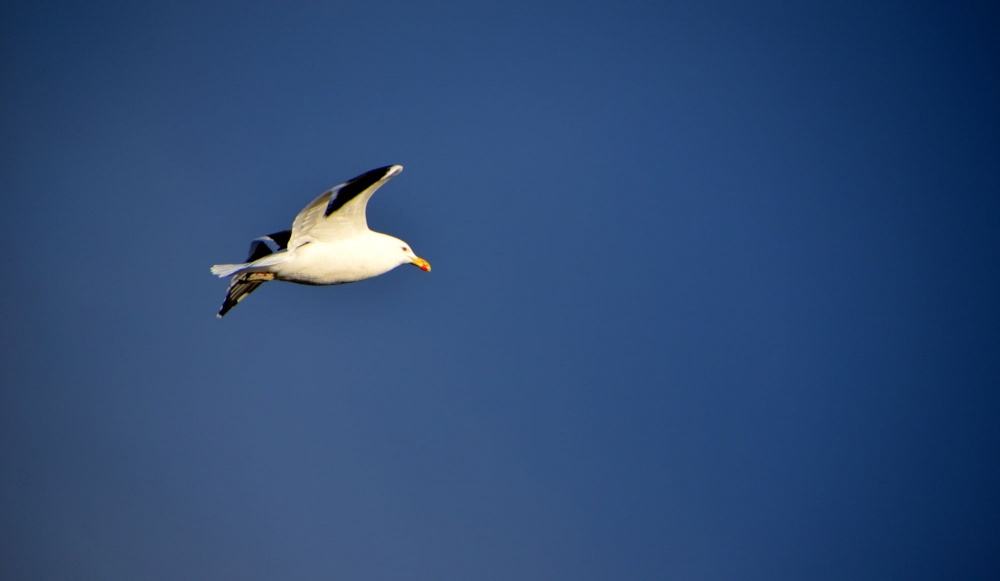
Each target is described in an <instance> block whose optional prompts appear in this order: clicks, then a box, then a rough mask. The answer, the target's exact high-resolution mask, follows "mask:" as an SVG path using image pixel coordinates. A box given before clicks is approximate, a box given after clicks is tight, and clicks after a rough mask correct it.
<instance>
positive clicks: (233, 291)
mask: <svg viewBox="0 0 1000 581" xmlns="http://www.w3.org/2000/svg"><path fill="white" fill-rule="evenodd" d="M223 266H234V265H228V264H227V265H223ZM269 280H274V275H273V274H271V273H260V272H244V273H242V274H238V275H236V276H234V277H233V281H232V282H230V283H229V289H228V290H227V291H226V300H225V301H223V302H222V308H221V309H219V314H218V315H216V316H217V317H218V318H220V319H221V318H222V317H224V316H225V315H226V313H228V312H229V311H230V309H232V308H233V307H235V306H236V305H237V304H239V302H240V301H242V300H243V299H244V298H246V296H247V295H248V294H250V293H252V292H253V291H255V290H257V287H259V286H260V285H262V284H264V283H265V282H267V281H269Z"/></svg>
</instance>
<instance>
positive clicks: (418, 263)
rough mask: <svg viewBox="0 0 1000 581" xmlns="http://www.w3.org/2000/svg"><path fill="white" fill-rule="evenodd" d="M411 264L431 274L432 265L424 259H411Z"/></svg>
mask: <svg viewBox="0 0 1000 581" xmlns="http://www.w3.org/2000/svg"><path fill="white" fill-rule="evenodd" d="M410 262H412V263H413V266H417V267H420V270H422V271H424V272H430V271H431V263H429V262H427V261H426V260H424V259H423V258H411V259H410Z"/></svg>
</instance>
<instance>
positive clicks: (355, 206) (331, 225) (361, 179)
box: [287, 165, 403, 250]
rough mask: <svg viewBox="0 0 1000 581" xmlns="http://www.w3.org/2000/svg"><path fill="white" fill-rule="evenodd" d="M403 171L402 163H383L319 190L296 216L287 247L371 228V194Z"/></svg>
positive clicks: (352, 233)
mask: <svg viewBox="0 0 1000 581" xmlns="http://www.w3.org/2000/svg"><path fill="white" fill-rule="evenodd" d="M401 171H403V166H401V165H389V166H386V167H380V168H378V169H373V170H371V171H369V172H366V173H363V174H361V175H359V176H358V177H356V178H354V179H351V180H348V181H346V182H344V183H342V184H340V185H338V186H336V187H333V188H331V189H330V190H328V191H326V192H324V193H322V194H320V196H319V197H318V198H316V199H315V200H313V201H312V202H310V203H309V205H308V206H306V207H305V208H303V209H302V211H301V212H299V215H298V216H296V217H295V222H293V223H292V234H291V238H290V240H289V241H288V244H287V247H288V248H291V249H292V250H294V249H296V248H298V247H299V246H302V245H303V244H305V243H306V242H311V241H313V240H337V239H341V238H348V237H351V236H353V235H355V234H357V233H359V232H363V231H366V230H368V220H367V219H366V218H365V208H366V207H367V206H368V200H369V198H371V197H372V194H374V193H375V190H377V189H379V188H380V187H382V184H384V183H385V182H387V181H389V180H390V179H392V178H393V177H395V176H397V175H399V172H401Z"/></svg>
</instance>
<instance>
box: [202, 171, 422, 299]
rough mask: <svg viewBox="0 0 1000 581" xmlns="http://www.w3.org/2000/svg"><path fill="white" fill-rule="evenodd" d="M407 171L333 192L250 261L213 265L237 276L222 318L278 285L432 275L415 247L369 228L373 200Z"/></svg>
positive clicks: (263, 241)
mask: <svg viewBox="0 0 1000 581" xmlns="http://www.w3.org/2000/svg"><path fill="white" fill-rule="evenodd" d="M401 171H403V166H401V165H390V166H386V167H380V168H378V169H373V170H371V171H369V172H366V173H363V174H361V175H359V176H357V177H356V178H354V179H351V180H348V181H346V182H344V183H342V184H340V185H339V186H335V187H333V188H331V189H329V190H327V191H326V192H324V193H322V194H320V196H319V197H318V198H316V199H315V200H313V201H312V202H310V203H309V205H308V206H306V207H305V208H303V209H302V211H301V212H299V215H298V216H296V217H295V221H294V222H292V229H291V230H282V231H281V232H275V233H274V234H268V235H267V236H261V237H260V238H256V239H254V240H253V242H251V243H250V254H249V256H247V261H246V262H243V263H240V264H216V265H215V266H213V267H212V274H214V275H216V276H218V277H219V278H225V277H227V276H231V277H233V278H232V280H231V281H230V283H229V289H228V291H227V292H226V300H225V301H223V303H222V308H221V309H219V314H218V315H217V317H218V318H220V319H221V318H222V317H223V316H225V314H226V313H228V312H229V310H230V309H232V308H233V307H235V306H236V305H237V304H238V303H239V302H240V301H241V300H243V299H244V298H246V296H247V295H249V294H250V293H252V292H253V291H255V290H257V287H259V286H260V285H262V284H264V283H265V282H269V281H272V280H283V281H286V282H294V283H298V284H310V285H326V284H343V283H347V282H357V281H359V280H365V279H366V278H372V277H375V276H378V275H380V274H384V273H386V272H389V271H390V270H392V269H394V268H396V267H397V266H400V265H403V264H412V265H414V266H416V267H418V268H420V270H423V271H424V272H430V270H431V264H430V263H429V262H427V261H426V260H424V259H423V258H420V257H419V256H417V255H416V254H414V253H413V250H411V249H410V245H409V244H407V243H406V242H403V241H402V240H400V239H399V238H395V237H393V236H389V235H388V234H382V233H381V232H373V231H372V230H369V229H368V221H367V219H366V218H365V207H366V206H367V205H368V199H369V198H371V197H372V194H374V193H375V190H377V189H379V188H380V187H382V185H383V184H385V183H386V182H387V181H389V180H390V179H392V178H394V177H396V176H397V175H399V173H400V172H401Z"/></svg>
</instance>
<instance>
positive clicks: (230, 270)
mask: <svg viewBox="0 0 1000 581" xmlns="http://www.w3.org/2000/svg"><path fill="white" fill-rule="evenodd" d="M248 266H250V263H248V262H244V263H243V264H216V265H215V266H213V267H212V274H214V275H215V276H217V277H219V278H226V277H227V276H232V275H234V274H236V272H237V271H239V270H241V269H244V268H246V267H248Z"/></svg>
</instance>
